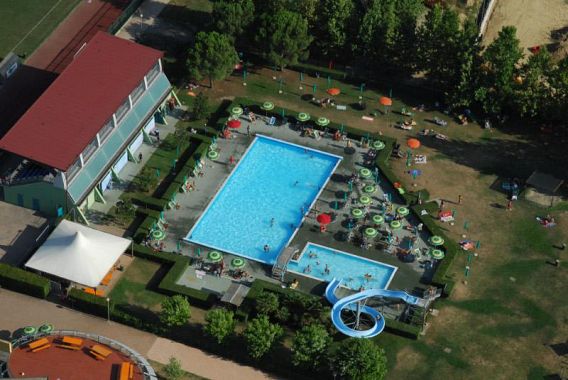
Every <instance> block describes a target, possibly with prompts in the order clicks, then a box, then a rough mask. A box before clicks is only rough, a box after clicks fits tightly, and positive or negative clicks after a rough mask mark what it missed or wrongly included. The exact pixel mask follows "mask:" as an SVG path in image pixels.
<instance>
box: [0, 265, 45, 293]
mask: <svg viewBox="0 0 568 380" xmlns="http://www.w3.org/2000/svg"><path fill="white" fill-rule="evenodd" d="M0 286H1V287H3V288H6V289H10V290H13V291H16V292H20V293H25V294H29V295H31V296H34V297H37V298H46V297H47V295H48V294H49V292H50V291H51V283H50V281H49V279H47V278H45V277H43V276H41V275H39V274H36V273H33V272H28V271H27V270H24V269H21V268H18V267H14V266H11V265H8V264H4V263H0Z"/></svg>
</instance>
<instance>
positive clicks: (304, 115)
mask: <svg viewBox="0 0 568 380" xmlns="http://www.w3.org/2000/svg"><path fill="white" fill-rule="evenodd" d="M298 120H300V121H302V122H303V121H308V120H310V114H309V113H305V112H300V113H299V114H298Z"/></svg>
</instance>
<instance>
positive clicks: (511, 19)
mask: <svg viewBox="0 0 568 380" xmlns="http://www.w3.org/2000/svg"><path fill="white" fill-rule="evenodd" d="M507 25H513V26H515V27H516V28H517V37H518V38H519V40H520V41H521V46H522V47H525V48H528V47H531V46H535V45H540V44H548V43H551V42H553V41H552V39H551V38H550V32H551V31H553V30H555V29H560V28H563V27H566V26H568V2H567V1H566V0H537V1H535V0H497V5H496V6H495V10H494V11H493V15H492V16H491V19H490V20H489V24H488V26H487V31H486V32H485V35H484V38H483V43H484V44H485V45H488V44H490V43H491V42H492V41H493V40H494V39H495V38H496V37H497V35H498V33H499V31H500V30H501V28H502V27H503V26H507Z"/></svg>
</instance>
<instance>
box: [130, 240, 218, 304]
mask: <svg viewBox="0 0 568 380" xmlns="http://www.w3.org/2000/svg"><path fill="white" fill-rule="evenodd" d="M134 256H136V257H141V258H144V259H147V260H151V261H155V262H158V263H161V264H164V265H168V266H170V267H169V268H168V272H167V274H166V275H165V276H164V278H163V279H162V281H160V283H159V284H158V291H160V292H162V293H164V294H167V295H169V296H172V295H176V294H181V295H183V296H186V297H187V298H188V299H189V302H190V303H192V304H194V305H198V306H202V307H205V308H209V307H211V306H212V305H213V304H214V303H215V301H216V299H217V297H216V296H215V295H214V294H212V293H209V292H205V291H201V290H197V289H192V288H189V287H187V286H183V285H178V284H177V283H176V282H177V281H178V280H179V278H180V277H181V275H182V274H183V273H184V272H185V270H186V269H187V267H188V266H189V258H188V257H186V256H182V255H177V254H175V253H170V252H154V251H153V250H152V249H151V248H149V247H145V246H143V245H139V244H135V245H134Z"/></svg>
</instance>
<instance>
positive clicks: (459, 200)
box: [458, 194, 462, 205]
mask: <svg viewBox="0 0 568 380" xmlns="http://www.w3.org/2000/svg"><path fill="white" fill-rule="evenodd" d="M458 204H459V205H461V204H462V196H461V194H460V195H458Z"/></svg>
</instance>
